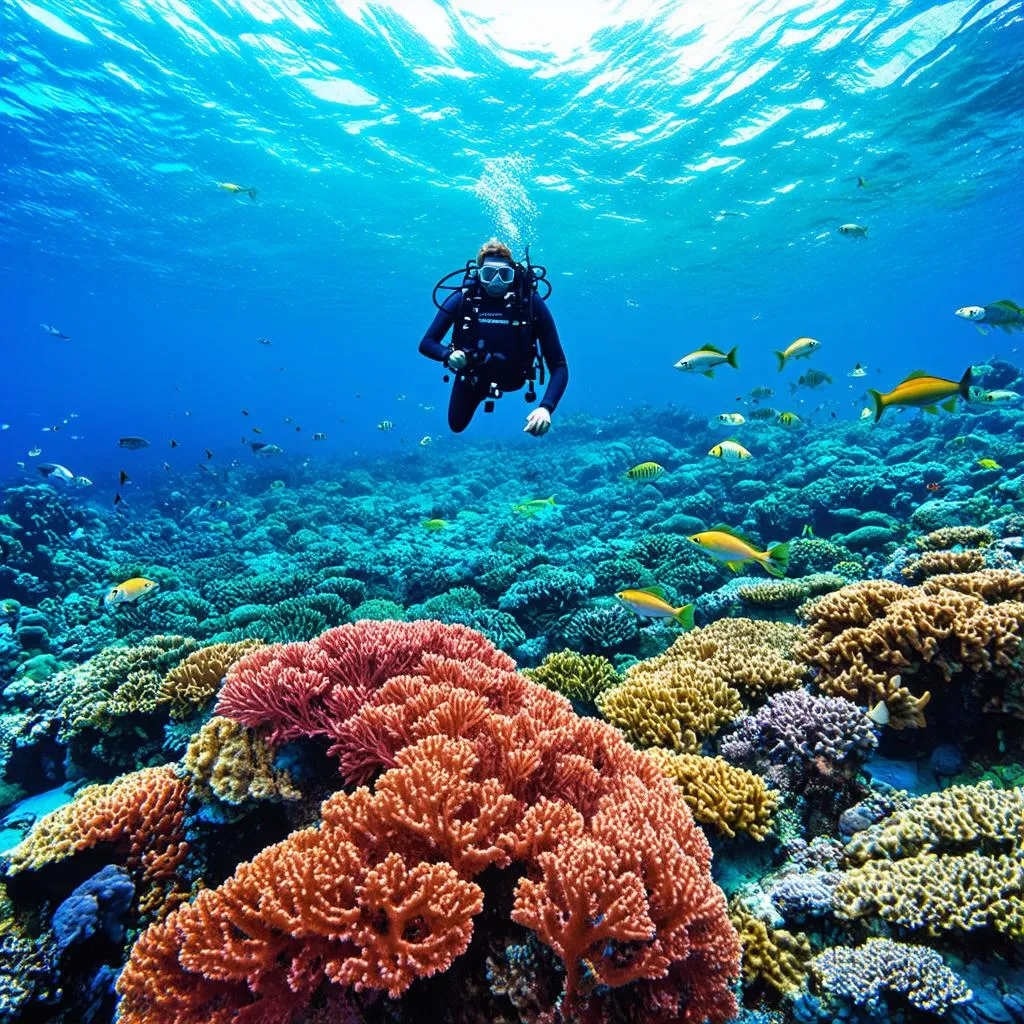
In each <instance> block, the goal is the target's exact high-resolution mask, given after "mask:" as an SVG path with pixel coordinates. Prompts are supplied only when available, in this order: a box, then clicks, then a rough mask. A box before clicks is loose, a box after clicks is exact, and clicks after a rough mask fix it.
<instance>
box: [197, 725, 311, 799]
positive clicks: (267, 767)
mask: <svg viewBox="0 0 1024 1024" xmlns="http://www.w3.org/2000/svg"><path fill="white" fill-rule="evenodd" d="M273 760H274V753H273V751H272V750H271V749H270V746H269V745H268V744H267V742H266V741H265V740H263V739H261V738H260V737H258V736H257V735H256V734H255V733H254V732H252V730H250V729H247V728H246V727H245V726H244V725H241V724H239V723H238V722H235V721H232V720H231V719H230V718H221V717H220V716H216V717H214V718H211V719H210V721H209V722H207V723H206V725H204V726H203V727H202V729H200V730H199V732H197V733H196V734H195V736H193V737H192V741H191V742H190V743H189V745H188V752H187V753H186V754H185V759H184V768H185V771H186V772H187V773H188V774H189V776H190V777H191V779H192V787H193V789H194V790H195V791H196V792H198V793H199V794H200V795H201V796H203V797H204V798H205V799H210V798H211V797H217V799H219V800H223V801H224V802H225V803H229V804H240V803H243V802H244V801H246V800H271V799H281V800H298V799H300V797H301V796H302V794H301V793H300V792H299V790H298V789H296V788H295V785H294V783H293V781H292V778H291V776H290V775H289V774H288V773H287V772H285V771H280V770H278V769H276V768H274V766H273Z"/></svg>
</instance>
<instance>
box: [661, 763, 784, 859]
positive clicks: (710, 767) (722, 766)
mask: <svg viewBox="0 0 1024 1024" xmlns="http://www.w3.org/2000/svg"><path fill="white" fill-rule="evenodd" d="M648 754H649V755H650V756H651V757H653V758H654V759H655V761H656V762H657V764H658V767H659V768H661V770H662V771H663V772H664V773H665V775H667V776H668V777H669V778H670V779H672V781H673V782H675V783H676V785H677V786H679V788H680V790H681V791H682V794H683V799H684V800H685V801H686V802H687V804H688V805H689V807H690V810H691V811H693V816H694V818H695V819H696V820H697V821H699V822H700V823H701V824H702V825H711V826H712V827H713V828H714V829H716V830H717V831H718V832H721V833H722V834H723V835H725V836H728V837H729V838H730V839H731V838H733V837H734V836H735V835H736V833H737V832H746V833H747V834H748V835H750V836H752V837H753V838H754V839H757V840H758V841H761V840H763V839H764V838H765V837H766V836H767V835H768V832H769V831H770V830H771V826H772V814H773V812H774V811H775V806H776V804H777V803H778V794H777V793H776V792H775V791H774V790H771V789H769V788H768V787H767V786H766V785H765V783H764V779H762V778H761V776H760V775H755V774H754V773H753V772H748V771H744V770H743V769H742V768H735V767H733V766H732V765H731V764H729V763H728V761H724V760H723V759H722V758H720V757H702V756H701V755H700V754H669V753H668V752H667V751H664V750H658V749H655V750H649V751H648Z"/></svg>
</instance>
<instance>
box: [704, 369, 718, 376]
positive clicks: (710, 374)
mask: <svg viewBox="0 0 1024 1024" xmlns="http://www.w3.org/2000/svg"><path fill="white" fill-rule="evenodd" d="M701 376H703V377H714V376H715V371H714V370H702V371H701Z"/></svg>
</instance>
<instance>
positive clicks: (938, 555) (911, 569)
mask: <svg viewBox="0 0 1024 1024" xmlns="http://www.w3.org/2000/svg"><path fill="white" fill-rule="evenodd" d="M984 568H985V556H984V554H982V552H980V551H926V552H925V553H924V554H923V555H919V556H918V557H917V558H911V559H909V560H908V561H907V564H906V565H905V566H904V567H903V569H902V570H901V573H902V575H903V576H905V577H906V578H907V579H908V580H914V581H915V582H916V581H918V580H925V579H928V578H929V577H930V576H939V575H942V574H945V573H961V572H977V571H978V570H979V569H984Z"/></svg>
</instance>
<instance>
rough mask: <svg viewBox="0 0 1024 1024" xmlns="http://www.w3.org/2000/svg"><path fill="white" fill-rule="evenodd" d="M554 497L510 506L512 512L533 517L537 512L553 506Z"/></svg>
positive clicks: (535, 499) (534, 499)
mask: <svg viewBox="0 0 1024 1024" xmlns="http://www.w3.org/2000/svg"><path fill="white" fill-rule="evenodd" d="M554 503H555V497H554V495H552V496H551V497H550V498H533V499H532V500H530V501H521V502H520V503H519V504H518V505H513V506H512V511H513V512H518V513H519V514H520V515H523V516H535V515H536V514H537V513H538V512H540V511H542V510H543V509H545V508H548V507H550V506H551V505H554Z"/></svg>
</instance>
